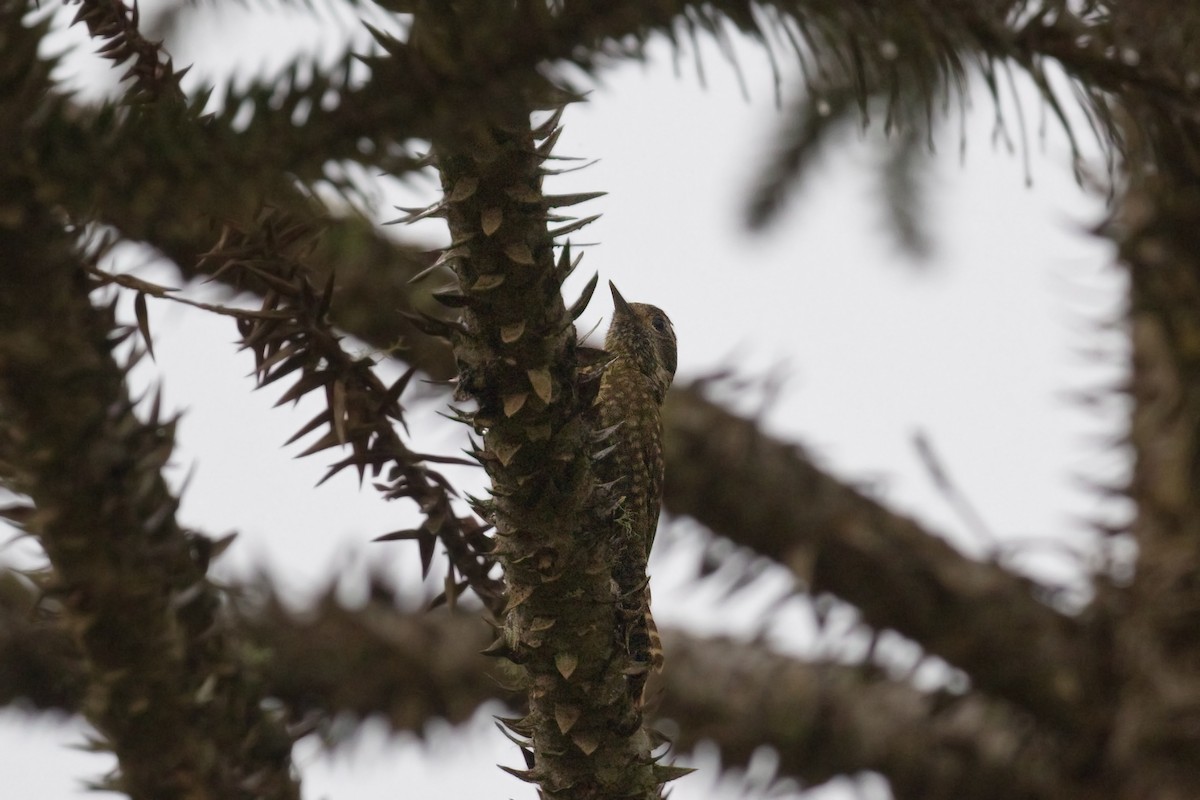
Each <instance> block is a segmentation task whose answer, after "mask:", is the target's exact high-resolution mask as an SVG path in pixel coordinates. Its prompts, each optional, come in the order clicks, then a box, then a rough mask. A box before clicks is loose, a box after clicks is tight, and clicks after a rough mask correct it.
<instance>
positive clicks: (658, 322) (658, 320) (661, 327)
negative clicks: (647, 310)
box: [650, 317, 667, 333]
mask: <svg viewBox="0 0 1200 800" xmlns="http://www.w3.org/2000/svg"><path fill="white" fill-rule="evenodd" d="M650 324H651V325H652V326H654V330H656V331H658V332H659V333H662V332H663V331H665V330H666V329H667V321H666V320H665V319H663V318H662V317H655V318H654V319H652V320H650Z"/></svg>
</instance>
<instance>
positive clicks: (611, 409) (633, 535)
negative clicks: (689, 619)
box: [596, 283, 677, 707]
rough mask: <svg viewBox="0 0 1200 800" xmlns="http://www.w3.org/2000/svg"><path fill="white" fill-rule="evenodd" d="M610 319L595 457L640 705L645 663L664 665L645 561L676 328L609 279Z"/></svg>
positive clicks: (654, 517) (654, 524)
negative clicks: (610, 517) (608, 504)
mask: <svg viewBox="0 0 1200 800" xmlns="http://www.w3.org/2000/svg"><path fill="white" fill-rule="evenodd" d="M609 287H610V288H611V289H612V295H613V306H614V310H613V318H612V323H611V325H610V326H609V329H608V335H607V336H606V337H605V340H604V349H605V350H606V351H607V352H608V354H609V356H610V357H611V359H612V360H611V362H610V363H609V364H608V366H607V367H606V368H605V371H604V375H603V377H602V379H601V383H600V392H599V395H598V397H597V400H596V402H597V406H598V409H599V417H600V423H601V425H602V426H603V427H604V428H607V429H610V430H611V433H610V437H611V438H610V439H608V440H607V441H606V443H605V446H606V447H607V448H610V449H609V452H608V453H607V454H606V455H605V457H604V458H603V459H601V460H600V462H599V463H598V464H597V470H598V472H599V473H600V475H601V477H602V479H604V480H605V481H606V483H608V484H609V485H610V486H611V487H612V488H611V491H612V493H613V496H614V498H615V499H616V502H615V504H614V511H613V513H614V514H615V516H616V519H617V522H618V529H619V530H620V531H621V534H620V535H619V536H618V537H617V541H615V542H614V546H613V562H614V563H613V583H614V585H615V587H616V589H617V593H618V598H619V601H618V607H619V609H620V611H621V615H620V616H621V623H620V625H619V628H620V631H619V634H620V636H621V638H622V640H623V644H624V647H625V649H626V651H627V653H628V656H629V661H630V667H629V669H628V674H629V686H630V693H631V695H632V696H633V698H634V702H635V705H636V706H638V707H640V706H641V704H642V700H643V698H642V695H643V691H644V688H645V683H646V678H647V677H648V673H649V671H650V670H654V671H655V672H658V671H661V669H662V665H663V655H662V646H661V643H660V641H659V638H658V629H657V627H656V626H655V624H654V618H653V616H652V615H651V613H650V588H649V584H648V581H647V577H646V560H647V558H648V557H649V555H650V548H651V546H652V545H653V544H654V535H655V533H656V531H657V529H658V516H659V510H660V508H661V505H662V489H663V475H664V463H663V447H662V419H661V416H660V410H661V407H662V403H663V398H664V397H665V396H666V393H667V389H668V388H670V386H671V381H672V380H673V378H674V376H675V366H676V361H677V354H676V342H675V329H674V327H673V326H672V325H671V320H670V319H669V318H668V317H667V315H666V314H665V313H664V312H663V311H662V309H660V308H657V307H656V306H652V305H647V304H644V303H628V302H626V301H625V298H623V297H622V296H621V294H620V292H618V291H617V288H616V286H613V285H612V284H611V283H610V284H609Z"/></svg>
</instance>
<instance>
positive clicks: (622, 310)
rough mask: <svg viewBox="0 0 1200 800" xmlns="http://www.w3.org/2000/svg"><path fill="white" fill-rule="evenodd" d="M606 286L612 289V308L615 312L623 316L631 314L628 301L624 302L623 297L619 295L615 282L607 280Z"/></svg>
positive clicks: (631, 310)
mask: <svg viewBox="0 0 1200 800" xmlns="http://www.w3.org/2000/svg"><path fill="white" fill-rule="evenodd" d="M608 288H609V289H611V290H612V296H613V309H614V310H615V311H616V313H617V314H621V315H624V316H633V309H632V308H630V307H629V303H626V302H625V298H624V297H621V293H620V292H618V291H617V287H616V284H614V283H613V282H612V281H609V282H608Z"/></svg>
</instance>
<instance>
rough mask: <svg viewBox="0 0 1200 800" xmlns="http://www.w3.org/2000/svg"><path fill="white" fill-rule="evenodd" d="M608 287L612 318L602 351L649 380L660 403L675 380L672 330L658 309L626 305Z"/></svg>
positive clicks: (668, 319) (614, 290) (640, 305)
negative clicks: (656, 390) (652, 383)
mask: <svg viewBox="0 0 1200 800" xmlns="http://www.w3.org/2000/svg"><path fill="white" fill-rule="evenodd" d="M608 286H609V288H610V289H612V296H613V318H612V324H611V325H609V327H608V335H607V336H605V337H604V349H605V350H607V351H608V352H609V353H610V354H611V355H613V356H616V357H618V358H621V359H624V360H627V361H628V362H629V363H630V364H631V365H632V366H633V367H634V368H636V369H637V370H638V371H639V372H641V373H642V374H644V375H645V376H646V377H648V378H650V380H652V381H653V382H654V385H655V387H656V388H657V389H658V395H659V399H660V400H661V399H662V397H663V396H664V395H666V393H667V389H669V388H670V386H671V381H672V380H673V379H674V377H675V366H676V364H677V361H678V356H677V353H676V346H675V327H674V326H673V325H671V319H670V318H669V317H668V316H667V315H666V313H664V312H663V310H662V309H661V308H659V307H657V306H652V305H648V304H646V303H628V302H626V301H625V298H624V297H622V296H621V293H620V292H618V291H617V287H616V286H614V285H613V284H612V282H611V281H609V284H608Z"/></svg>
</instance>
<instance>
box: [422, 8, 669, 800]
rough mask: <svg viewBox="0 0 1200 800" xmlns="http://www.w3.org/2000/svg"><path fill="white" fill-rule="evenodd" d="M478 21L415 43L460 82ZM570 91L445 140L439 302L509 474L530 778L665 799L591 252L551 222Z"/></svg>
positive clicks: (565, 790)
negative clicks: (638, 707)
mask: <svg viewBox="0 0 1200 800" xmlns="http://www.w3.org/2000/svg"><path fill="white" fill-rule="evenodd" d="M471 22H477V19H472V20H471ZM466 23H467V21H466V20H464V19H462V18H455V17H454V15H453V14H445V15H440V17H439V18H437V19H436V21H430V20H421V21H420V22H419V24H417V25H415V26H414V28H413V30H412V32H411V37H410V44H411V45H412V46H413V47H414V49H415V52H416V54H417V55H418V56H425V57H426V59H427V60H426V64H427V65H433V64H434V63H436V64H437V65H438V66H437V67H436V72H437V73H438V74H439V77H440V78H441V79H442V80H444V81H446V82H447V83H450V84H453V83H455V82H462V81H466V80H468V79H469V78H470V75H471V70H470V58H471V54H472V53H477V52H480V51H482V50H484V49H486V48H487V47H488V46H490V45H492V44H493V43H494V39H493V38H492V36H488V37H487V38H485V39H484V40H477V39H475V38H474V35H477V32H478V30H480V28H479V27H473V26H472V25H470V24H466ZM484 28H485V29H486V26H484ZM433 54H437V55H439V56H441V58H434V57H432V56H433ZM451 65H453V67H452V66H451ZM455 68H457V69H458V70H461V72H459V71H456V69H455ZM554 94H561V92H557V91H556V90H555V88H554V87H553V86H551V85H545V86H542V87H537V89H535V90H533V91H528V92H519V91H514V92H513V93H512V94H511V95H508V96H506V97H503V98H502V99H503V102H501V103H497V107H498V108H501V109H503V111H502V112H498V113H495V114H492V115H488V116H485V117H483V118H482V119H478V120H475V121H473V122H471V123H470V124H467V125H463V126H461V127H457V128H444V129H442V130H441V131H439V132H438V134H437V135H435V137H434V139H433V146H434V151H433V152H434V158H435V164H436V166H437V169H438V171H439V173H440V174H441V180H442V188H443V192H444V195H445V199H444V201H443V203H444V214H445V217H446V220H447V223H448V225H449V228H450V237H451V242H450V246H449V248H448V250H447V252H446V260H447V261H448V262H449V264H450V265H451V266H452V268H453V269H454V273H455V276H456V278H457V284H458V285H457V289H456V291H453V292H451V293H449V294H446V293H442V294H441V295H440V296H441V297H442V298H443V299H444V300H446V301H447V302H449V303H450V304H452V305H460V306H461V307H462V309H463V316H462V319H463V324H464V327H463V328H462V329H461V330H456V331H455V332H454V333H453V334H452V340H453V345H454V352H455V357H456V359H457V361H458V365H459V384H458V391H459V396H460V397H461V398H462V399H463V400H471V401H474V403H475V404H476V405H477V408H476V410H475V411H474V412H473V413H471V414H469V415H468V416H469V421H470V424H471V425H472V426H473V428H474V430H475V432H476V433H477V434H478V435H480V436H481V437H482V446H481V447H480V448H479V449H478V450H477V451H476V455H477V457H478V458H479V460H480V462H481V463H482V464H483V466H484V467H485V468H486V470H487V473H488V476H489V478H490V479H491V484H492V485H491V494H492V498H493V499H492V500H491V502H490V503H488V504H487V506H486V509H487V513H489V515H490V517H491V519H492V520H493V521H494V523H495V526H496V546H495V551H494V555H495V557H496V559H497V560H498V562H499V563H500V564H501V565H502V566H503V567H504V577H505V588H506V595H505V605H504V608H503V611H502V620H501V621H500V633H499V639H498V640H497V642H496V645H495V646H494V647H493V648H492V654H493V655H496V656H501V657H505V658H509V659H511V660H512V661H514V662H516V663H517V664H520V665H521V666H522V667H523V668H524V673H525V681H526V691H527V697H528V707H527V712H528V713H527V714H526V715H525V716H524V717H523V718H522V719H520V720H510V721H508V722H507V724H508V726H509V728H510V729H511V730H512V731H513V732H514V733H516V734H517V735H518V736H519V737H522V738H523V740H524V741H525V745H524V747H525V752H526V754H527V761H528V762H529V768H528V769H527V770H524V771H517V772H516V773H515V774H518V775H519V776H520V777H523V778H525V779H527V780H529V781H531V782H536V783H537V784H538V785H539V787H540V789H541V794H542V796H544V797H546V798H564V799H565V798H575V799H578V800H605V799H609V798H611V799H613V800H615V798H638V800H650V799H651V798H657V797H658V796H659V791H658V786H659V785H660V784H661V783H662V778H661V777H660V776H659V775H658V774H657V772H656V768H655V765H654V764H653V761H652V759H651V757H650V750H651V747H650V738H649V736H648V734H647V733H646V731H644V730H643V729H642V727H641V719H640V716H639V715H638V714H637V713H636V712H635V711H634V709H633V708H632V704H631V702H630V697H629V695H628V693H627V692H626V689H625V686H626V679H625V674H624V667H625V659H624V658H623V657H622V654H621V653H619V652H618V651H617V650H616V648H615V645H616V642H617V639H616V637H615V635H614V632H615V631H616V630H617V620H616V616H615V614H616V603H615V600H616V598H615V595H614V591H613V587H612V581H611V570H612V561H613V552H612V545H611V541H612V539H613V532H612V530H611V522H610V521H609V520H610V517H611V515H609V514H607V513H606V511H605V509H604V508H603V504H602V501H603V497H602V495H601V493H600V492H599V490H598V487H597V479H596V477H595V473H594V471H593V468H592V463H591V461H592V458H591V452H592V451H593V450H594V449H595V438H594V436H593V435H592V434H593V427H594V420H593V419H592V414H591V405H592V401H593V399H594V398H595V394H596V390H597V381H596V380H595V376H594V375H592V376H588V375H587V374H586V373H583V372H581V371H580V369H579V363H578V360H577V357H576V341H575V328H574V325H573V322H574V316H575V315H577V314H575V315H573V314H572V313H571V312H569V311H568V309H567V308H566V306H565V304H564V303H563V299H562V294H561V287H562V283H563V281H564V280H565V279H566V278H567V276H568V275H569V274H570V272H571V270H572V268H573V267H574V264H572V263H571V260H570V255H569V252H568V251H567V250H566V249H564V251H563V254H562V257H561V258H560V259H558V260H557V261H556V259H555V254H554V239H553V234H552V233H551V232H550V231H548V229H547V218H548V216H549V215H550V214H551V209H552V208H553V207H554V206H555V205H556V204H562V202H560V201H556V200H555V199H554V198H548V197H547V196H546V195H545V194H544V193H543V191H542V178H543V174H544V172H543V166H542V165H543V162H544V161H545V160H546V159H547V158H549V157H550V151H551V148H552V147H553V144H554V141H555V140H556V139H557V136H558V132H559V131H558V128H557V120H558V117H557V115H555V116H553V117H551V119H550V120H549V121H548V122H546V123H545V124H544V125H542V126H541V127H540V128H539V129H537V130H534V129H533V128H531V125H530V116H531V114H532V113H533V112H534V110H535V109H537V108H538V107H543V108H544V107H547V105H548V104H549V105H550V106H553V105H557V103H559V102H561V100H559V101H556V100H555V98H554ZM539 143H540V144H539ZM572 227H573V226H572ZM592 286H594V283H593V284H592V285H591V286H589V289H588V291H589V293H590V290H591V288H592ZM586 299H587V298H586V297H585V298H584V302H586ZM581 307H582V306H581Z"/></svg>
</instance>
